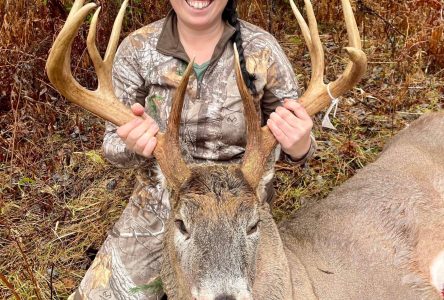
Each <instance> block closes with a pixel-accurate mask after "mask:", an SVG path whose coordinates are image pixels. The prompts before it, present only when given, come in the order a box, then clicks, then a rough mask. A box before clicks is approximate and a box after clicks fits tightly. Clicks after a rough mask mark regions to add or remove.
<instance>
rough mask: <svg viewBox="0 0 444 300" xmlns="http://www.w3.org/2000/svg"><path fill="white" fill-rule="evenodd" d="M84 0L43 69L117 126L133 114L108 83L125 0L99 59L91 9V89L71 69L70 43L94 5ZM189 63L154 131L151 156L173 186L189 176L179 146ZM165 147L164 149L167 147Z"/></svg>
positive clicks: (82, 103)
mask: <svg viewBox="0 0 444 300" xmlns="http://www.w3.org/2000/svg"><path fill="white" fill-rule="evenodd" d="M84 2H85V0H76V1H75V2H74V5H73V7H72V9H71V12H70V13H69V16H68V18H67V20H66V23H65V25H64V26H63V28H62V30H61V32H60V33H59V35H58V36H57V38H56V40H55V42H54V44H53V46H52V49H51V52H50V54H49V57H48V60H47V62H46V69H47V73H48V78H49V80H50V81H51V82H52V84H53V85H54V86H55V87H56V89H57V90H58V91H59V92H60V93H61V94H62V95H63V96H65V97H66V98H67V99H68V100H69V101H71V102H73V103H75V104H77V105H79V106H81V107H83V108H85V109H86V110H88V111H90V112H92V113H94V114H95V115H97V116H99V117H101V118H103V119H105V120H107V121H110V122H111V123H113V124H115V125H117V126H121V125H123V124H125V123H127V122H129V121H131V120H132V119H133V118H135V116H134V115H133V113H132V112H131V110H130V109H129V108H128V107H127V106H125V105H124V104H123V103H122V102H120V101H119V100H118V99H117V97H116V96H115V94H114V90H113V85H112V64H113V60H114V56H115V53H116V49H117V45H118V41H119V35H120V30H121V28H122V21H123V17H124V14H125V9H126V7H127V6H128V0H125V1H124V3H123V4H122V6H121V8H120V11H119V14H118V15H117V18H116V20H115V22H114V26H113V29H112V32H111V37H110V40H109V43H108V47H107V50H106V53H105V58H104V59H103V60H102V58H101V57H100V54H99V51H98V50H97V47H96V44H95V38H96V28H97V20H98V16H99V13H100V8H99V9H97V11H96V12H95V13H94V16H93V19H92V22H91V29H90V32H89V34H88V39H87V47H88V52H89V54H90V57H91V60H92V61H93V64H94V67H95V69H96V73H97V77H98V81H99V84H98V88H97V90H95V91H90V90H87V89H86V88H84V87H82V86H81V85H80V84H79V83H78V82H77V81H76V80H75V79H74V77H73V76H72V73H71V47H72V43H73V40H74V37H75V36H76V34H77V32H78V30H79V27H80V26H81V25H82V23H83V20H84V19H85V17H86V16H87V15H88V14H89V12H90V11H91V10H92V9H94V8H96V7H97V5H96V4H95V3H88V4H86V5H85V6H83V4H84ZM192 65H193V64H192V63H191V64H190V65H189V66H188V68H187V70H186V71H185V74H184V76H183V79H182V82H181V83H180V85H179V87H178V88H177V91H176V93H175V95H174V99H173V107H172V108H171V115H170V119H169V122H168V127H167V130H166V132H165V133H158V134H157V136H156V138H157V146H156V148H155V150H154V156H155V157H156V159H157V162H158V163H159V165H160V168H161V169H162V172H163V174H164V175H165V177H166V178H167V181H168V183H169V184H170V186H172V187H173V188H179V187H180V186H181V184H182V183H183V182H184V181H185V180H186V179H187V178H188V177H189V175H190V170H189V169H188V167H187V165H186V164H185V162H184V161H183V158H182V155H181V151H180V146H179V123H180V114H181V110H182V106H183V100H184V96H185V91H186V87H187V84H188V79H189V77H190V74H191V72H192ZM167 149H168V150H167Z"/></svg>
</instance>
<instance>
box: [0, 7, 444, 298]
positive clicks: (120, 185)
mask: <svg viewBox="0 0 444 300" xmlns="http://www.w3.org/2000/svg"><path fill="white" fill-rule="evenodd" d="M100 2H101V4H102V5H103V6H104V9H103V13H102V21H101V25H100V30H99V33H100V36H101V39H100V41H99V43H100V45H101V46H104V45H105V44H106V37H108V33H109V32H108V29H109V28H110V26H109V24H111V22H112V19H113V16H114V14H115V13H116V10H117V8H118V6H119V3H120V1H118V0H115V1H100ZM285 2H286V1H272V0H268V1H265V0H253V1H248V2H247V1H244V2H242V3H241V4H240V12H241V15H242V16H243V17H244V18H245V19H247V20H249V21H251V22H252V23H255V24H258V25H260V26H262V27H264V28H266V29H268V30H269V31H271V32H272V33H273V34H274V35H275V36H276V37H277V38H278V39H279V41H280V42H281V44H282V45H283V47H284V49H285V51H286V52H287V54H288V56H289V58H290V60H291V61H292V63H293V66H294V69H295V70H296V73H297V74H301V75H298V76H299V81H300V82H301V83H303V82H307V78H308V77H307V75H306V74H309V70H310V67H309V58H308V56H307V55H306V51H305V49H304V44H303V41H302V40H301V38H300V36H299V32H298V29H297V26H296V24H295V22H294V21H293V17H292V16H291V14H290V13H289V10H288V8H287V4H286V3H285ZM298 2H299V4H301V3H300V2H302V1H298ZM314 2H315V3H316V5H315V9H316V12H317V15H318V20H319V21H320V27H321V32H322V40H323V42H324V45H325V50H326V56H327V63H328V67H327V68H326V72H327V76H326V77H327V79H329V80H333V79H335V76H336V75H337V74H339V73H341V70H342V69H343V66H344V61H345V59H344V57H343V55H342V53H341V50H340V49H341V47H342V46H344V45H345V43H346V37H345V32H344V29H343V24H342V22H338V23H337V22H336V20H338V19H341V17H340V8H339V6H338V2H339V1H338V0H318V1H314ZM70 3H71V1H68V0H48V1H43V0H42V1H31V0H15V1H10V0H0V16H1V20H0V21H1V29H0V88H1V89H0V114H1V118H0V135H1V138H0V147H1V151H0V274H1V276H0V298H1V299H14V298H15V299H20V298H21V299H52V298H54V299H65V298H66V297H67V295H69V293H70V292H71V291H72V290H73V289H74V288H75V287H76V285H77V284H78V282H79V281H80V279H81V278H82V276H83V274H84V272H85V270H86V269H87V268H88V266H89V264H90V263H91V259H90V258H89V257H92V256H93V255H94V251H95V250H96V249H98V247H100V245H101V243H102V241H103V239H104V238H105V236H106V233H107V231H108V230H109V228H110V226H112V224H113V223H114V222H115V220H116V219H117V218H118V216H119V215H120V213H121V211H122V209H123V207H124V206H125V203H126V200H127V199H128V196H129V193H130V192H131V190H132V185H133V178H134V172H135V171H134V170H118V169H116V168H114V167H112V166H110V165H109V164H107V163H106V162H104V161H103V159H102V158H101V154H100V145H101V138H102V133H103V125H102V122H101V121H100V120H97V119H96V118H94V117H92V116H91V115H90V114H87V113H85V112H84V111H82V110H81V109H79V108H76V107H73V106H71V105H69V104H68V103H67V102H66V101H64V100H63V99H61V97H59V95H58V94H57V92H55V91H54V90H53V89H52V87H51V85H50V84H48V81H47V78H46V76H45V74H44V72H43V70H44V64H45V60H46V56H47V53H48V50H49V47H50V45H51V43H52V41H53V38H54V36H55V34H56V33H57V32H58V31H59V30H60V27H61V25H62V24H63V20H64V19H65V18H66V14H67V9H68V8H69V5H70ZM159 3H160V4H159ZM356 3H358V12H357V13H356V16H357V20H358V25H359V27H360V29H361V32H363V36H364V47H365V51H366V53H367V54H368V57H369V70H368V73H367V76H366V78H365V80H364V81H363V82H362V83H361V84H360V85H359V87H358V88H356V89H354V90H353V91H352V92H350V93H348V94H347V95H346V96H345V97H343V98H342V101H341V105H340V108H339V111H338V116H337V118H335V119H334V123H335V125H336V126H337V128H338V130H337V131H331V130H325V129H322V128H320V126H319V123H320V120H319V118H316V119H315V121H316V124H317V125H316V129H315V134H316V137H317V139H318V142H319V151H318V152H317V154H316V156H315V158H314V159H313V160H312V161H311V162H310V164H309V166H308V168H305V169H299V168H295V167H294V166H291V165H286V164H279V165H278V170H279V172H278V175H277V176H278V179H279V180H278V183H277V190H278V196H279V197H278V199H277V201H276V203H275V208H274V213H275V217H276V219H278V220H279V219H282V218H285V217H286V216H288V215H289V214H290V213H291V212H292V211H294V210H296V209H297V208H298V207H299V206H300V205H301V203H303V202H304V201H314V200H315V199H319V198H322V197H324V196H325V195H327V194H328V193H329V192H330V190H331V189H332V188H333V187H334V186H337V185H339V184H340V183H342V182H343V181H344V180H346V179H347V178H349V177H350V176H351V175H353V174H354V173H355V172H356V170H357V169H359V168H361V167H362V166H364V165H366V164H367V163H369V162H371V161H372V160H374V159H375V157H376V155H377V154H378V153H379V152H380V150H381V149H382V147H383V144H384V143H385V141H386V140H387V138H389V137H390V136H392V135H393V134H395V133H396V132H397V131H398V130H399V129H401V128H403V127H404V126H405V125H406V124H408V123H409V122H410V121H412V120H414V119H416V118H417V117H418V116H419V115H421V114H423V113H425V112H428V111H435V110H439V109H441V108H442V105H443V102H444V98H443V92H444V87H443V86H444V72H442V69H443V67H444V57H443V52H442V51H443V50H442V49H444V47H443V39H444V37H443V34H442V32H443V26H444V25H443V24H444V20H442V19H441V18H442V10H443V6H442V4H441V2H439V1H436V0H411V1H410V0H409V1H407V0H402V1H391V0H382V1H375V0H366V1H356ZM167 10H168V7H167V5H165V4H163V2H160V1H136V0H133V1H131V9H130V10H129V13H128V17H127V23H126V26H125V32H126V33H128V32H130V31H132V30H134V29H135V28H137V27H140V26H142V25H143V24H146V23H148V22H151V21H153V20H155V19H158V18H160V17H161V16H162V15H164V14H165V13H166V12H167ZM147 12H150V13H147ZM86 29H87V28H86V27H84V28H82V29H81V31H80V33H79V38H78V41H77V42H76V44H75V47H74V51H73V69H74V70H75V74H76V76H77V78H78V80H79V81H80V82H81V83H82V84H84V85H86V86H89V87H93V86H94V84H95V79H94V75H93V70H92V68H91V66H90V63H89V59H88V58H87V56H86V55H85V52H84V40H85V36H86V32H87V31H86ZM102 50H103V48H102Z"/></svg>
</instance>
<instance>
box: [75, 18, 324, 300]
mask: <svg viewBox="0 0 444 300" xmlns="http://www.w3.org/2000/svg"><path fill="white" fill-rule="evenodd" d="M234 32H235V30H234V28H233V27H231V26H230V25H228V24H226V25H225V30H224V33H223V36H222V38H221V40H220V42H219V44H218V45H217V46H216V49H215V52H214V55H213V57H212V59H211V61H210V63H209V66H208V69H207V70H206V72H205V74H204V76H203V79H202V81H200V82H198V81H197V80H196V77H195V75H192V76H191V78H190V82H189V85H188V89H187V92H186V96H185V104H184V108H183V112H182V120H181V128H180V131H181V138H182V144H183V148H184V152H185V153H186V154H187V160H188V161H192V162H195V163H200V162H208V161H216V162H220V163H224V162H236V161H239V159H240V158H241V156H242V154H243V152H244V147H245V137H246V129H245V125H244V117H243V105H242V100H241V98H240V94H239V91H238V89H237V85H236V78H235V73H234V70H233V46H232V44H231V42H229V40H230V38H231V36H232V35H233V34H234ZM241 32H242V38H243V41H244V43H243V46H244V49H245V57H246V60H247V69H248V70H249V72H251V73H254V74H255V76H256V81H255V84H256V88H257V91H258V95H256V96H255V97H254V100H255V101H256V104H257V105H256V107H257V110H258V113H260V114H261V116H262V120H263V122H264V123H265V121H266V120H267V118H268V116H269V115H270V114H271V113H272V112H273V111H274V110H275V109H276V107H277V106H278V105H281V99H283V98H292V99H297V98H298V91H299V88H298V85H297V83H296V81H295V75H294V73H293V70H292V68H291V64H290V63H289V61H288V59H287V58H286V56H285V54H284V53H283V51H282V49H281V48H280V46H279V45H278V43H277V41H276V40H275V39H274V37H272V36H271V35H270V34H269V33H267V32H265V31H264V30H262V29H260V28H258V27H256V26H254V25H252V24H249V23H247V22H244V21H241ZM188 62H189V58H188V56H187V55H186V53H185V51H184V49H183V46H182V45H181V43H180V42H179V39H178V36H177V23H176V16H175V14H174V13H173V12H171V13H170V14H169V15H168V16H167V17H166V18H165V19H162V20H160V21H157V22H155V23H152V24H150V25H148V26H145V27H143V28H141V29H139V30H138V31H136V32H134V33H132V34H131V35H130V36H128V37H127V38H126V39H125V40H124V41H123V42H122V44H121V45H120V47H119V49H118V52H117V55H116V58H115V63H114V68H113V82H114V86H115V92H116V95H117V97H118V98H120V99H121V100H122V101H123V102H124V103H125V104H126V105H131V104H134V103H136V102H139V103H140V104H142V105H143V106H144V107H145V111H146V112H147V113H148V114H149V115H150V116H151V117H153V118H154V119H155V120H156V121H157V123H158V124H159V127H160V129H161V130H164V129H165V125H166V122H167V120H168V114H169V111H170V107H171V99H172V94H173V93H174V91H175V89H176V88H177V86H178V85H179V82H180V80H181V79H182V74H183V72H184V70H185V68H186V66H187V63H188ZM314 145H315V143H313V147H312V149H311V150H310V153H309V155H307V156H306V157H305V158H304V159H303V160H302V161H300V162H298V163H303V162H304V161H305V160H306V159H307V158H308V157H309V156H310V155H311V154H312V152H313V150H314ZM103 149H104V153H105V156H106V158H107V159H108V160H109V161H111V162H112V163H114V164H116V165H118V166H121V167H138V168H139V170H141V175H140V176H139V177H138V182H137V184H136V188H135V190H134V193H133V195H132V197H131V199H130V201H129V204H128V206H127V207H126V209H125V211H124V212H123V214H122V216H121V218H120V220H119V221H118V222H117V223H116V225H115V226H114V228H113V230H112V231H111V233H110V234H109V236H108V238H107V240H106V241H105V243H104V245H103V246H102V248H101V249H100V251H99V253H98V255H97V257H96V259H95V260H94V262H93V264H92V266H91V267H90V269H89V270H88V271H87V274H86V275H85V277H84V279H83V280H82V283H81V285H80V287H79V289H78V291H77V292H76V294H74V295H72V296H71V298H72V299H160V296H161V294H155V293H149V292H145V293H143V292H138V293H137V292H134V291H133V292H131V290H132V289H133V288H134V287H137V286H141V285H146V284H148V283H149V282H151V281H152V280H154V279H155V278H156V277H157V276H158V274H159V270H160V258H161V251H162V237H163V232H164V220H166V218H167V217H168V212H169V203H168V192H167V190H166V189H165V188H164V187H163V186H162V184H161V183H160V182H161V180H159V179H158V178H159V173H158V171H157V167H156V164H155V161H154V159H151V160H148V159H145V158H142V157H140V156H138V155H136V154H134V153H131V152H130V151H128V150H127V149H126V147H125V144H124V143H123V142H122V141H121V139H120V138H119V137H118V135H117V133H116V127H115V126H114V125H112V124H110V123H107V124H106V132H105V138H104V143H103ZM278 151H279V150H278ZM278 151H277V152H276V154H277V155H276V157H278V156H279V155H278ZM274 162H275V161H274V160H272V161H270V168H269V171H268V172H267V174H265V176H264V180H263V187H264V188H263V189H262V194H263V195H262V196H263V197H264V198H266V197H268V198H269V197H271V193H270V192H269V191H270V190H272V188H271V181H272V179H273V177H274V170H273V167H272V166H273V164H274ZM267 186H268V188H266V187H267Z"/></svg>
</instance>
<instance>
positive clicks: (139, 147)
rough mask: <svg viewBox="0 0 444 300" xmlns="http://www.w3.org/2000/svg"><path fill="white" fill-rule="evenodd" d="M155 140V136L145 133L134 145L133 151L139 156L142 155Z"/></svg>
mask: <svg viewBox="0 0 444 300" xmlns="http://www.w3.org/2000/svg"><path fill="white" fill-rule="evenodd" d="M152 138H153V136H152V135H151V134H150V133H148V132H147V133H145V134H144V135H142V136H141V137H140V138H139V139H138V140H137V141H136V143H135V144H134V147H133V151H134V152H136V153H137V154H140V155H142V153H143V150H144V149H145V147H146V145H147V144H148V142H149V141H150V140H151V139H152Z"/></svg>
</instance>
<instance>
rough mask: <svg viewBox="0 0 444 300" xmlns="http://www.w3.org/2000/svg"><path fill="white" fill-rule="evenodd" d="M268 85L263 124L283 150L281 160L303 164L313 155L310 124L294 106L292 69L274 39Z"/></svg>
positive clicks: (296, 93)
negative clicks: (264, 123)
mask: <svg viewBox="0 0 444 300" xmlns="http://www.w3.org/2000/svg"><path fill="white" fill-rule="evenodd" d="M269 42H270V43H275V44H273V46H272V49H273V51H272V53H271V56H270V61H269V67H268V72H267V84H266V85H265V88H264V96H263V98H262V112H263V120H264V122H266V124H267V125H268V127H269V128H270V130H271V132H272V133H273V135H274V136H275V137H276V139H277V140H278V142H279V144H280V145H281V147H282V150H283V153H282V156H281V159H284V160H286V161H291V162H293V163H297V164H304V163H305V162H306V161H307V160H308V159H309V158H310V157H311V156H312V155H313V153H314V152H315V150H316V141H315V139H314V137H313V135H312V134H311V129H312V127H313V121H312V119H311V117H310V116H309V115H308V114H307V112H306V111H305V109H304V108H303V107H302V105H300V104H299V103H298V102H297V99H298V97H299V86H298V84H297V82H296V76H295V74H294V72H293V69H292V66H291V64H290V62H289V61H288V58H287V57H286V56H285V54H284V52H283V51H282V48H281V47H280V46H279V44H278V43H277V41H276V40H275V39H274V38H271V39H270V41H269Z"/></svg>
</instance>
